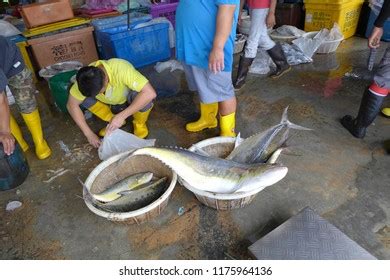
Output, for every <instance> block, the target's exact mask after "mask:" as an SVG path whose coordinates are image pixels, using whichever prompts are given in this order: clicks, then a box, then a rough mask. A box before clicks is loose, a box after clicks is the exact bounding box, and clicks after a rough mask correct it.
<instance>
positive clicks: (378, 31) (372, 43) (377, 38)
mask: <svg viewBox="0 0 390 280" xmlns="http://www.w3.org/2000/svg"><path fill="white" fill-rule="evenodd" d="M382 35H383V28H382V27H374V29H373V30H372V32H371V36H370V37H369V38H368V47H369V48H371V49H376V48H379V47H380V42H381V38H382Z"/></svg>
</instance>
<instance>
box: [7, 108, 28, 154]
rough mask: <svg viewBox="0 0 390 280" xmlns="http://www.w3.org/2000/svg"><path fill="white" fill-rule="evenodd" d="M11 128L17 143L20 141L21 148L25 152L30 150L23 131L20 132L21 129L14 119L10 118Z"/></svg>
mask: <svg viewBox="0 0 390 280" xmlns="http://www.w3.org/2000/svg"><path fill="white" fill-rule="evenodd" d="M10 128H11V134H12V135H13V136H14V137H15V139H16V141H18V143H19V145H20V147H21V148H22V150H23V152H25V151H27V150H28V144H27V142H26V141H25V140H24V138H23V134H22V131H21V130H20V127H19V125H18V123H17V122H16V120H15V119H14V117H13V116H12V115H11V116H10Z"/></svg>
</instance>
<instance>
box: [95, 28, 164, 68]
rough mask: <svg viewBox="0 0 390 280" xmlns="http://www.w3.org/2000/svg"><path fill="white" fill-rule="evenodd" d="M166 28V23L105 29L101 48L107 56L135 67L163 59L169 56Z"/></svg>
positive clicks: (102, 34)
mask: <svg viewBox="0 0 390 280" xmlns="http://www.w3.org/2000/svg"><path fill="white" fill-rule="evenodd" d="M168 29H169V24H168V23H156V24H153V25H150V26H145V27H141V28H137V29H131V30H127V26H118V27H114V28H111V29H106V30H104V32H102V33H101V42H102V48H103V51H104V53H105V55H107V58H113V57H118V58H123V59H125V60H127V61H129V62H131V63H132V64H133V65H134V67H137V68H139V67H143V66H146V65H149V64H153V63H156V62H159V61H164V60H167V59H169V58H170V56H171V52H170V51H171V50H170V48H169V31H168Z"/></svg>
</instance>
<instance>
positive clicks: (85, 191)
mask: <svg viewBox="0 0 390 280" xmlns="http://www.w3.org/2000/svg"><path fill="white" fill-rule="evenodd" d="M77 180H78V181H79V182H80V184H81V185H82V186H83V199H84V200H85V201H88V202H89V203H91V204H93V205H100V204H101V203H100V202H99V201H98V200H96V199H95V198H94V197H93V194H92V193H91V192H90V191H89V190H88V189H87V186H86V185H85V184H84V182H83V181H81V179H80V178H79V177H77Z"/></svg>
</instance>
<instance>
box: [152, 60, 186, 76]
mask: <svg viewBox="0 0 390 280" xmlns="http://www.w3.org/2000/svg"><path fill="white" fill-rule="evenodd" d="M154 69H155V70H156V71H157V72H158V73H161V72H162V71H164V70H165V69H169V70H170V72H173V71H175V70H181V71H184V68H183V65H182V64H181V63H180V62H179V61H177V60H175V59H171V60H168V61H164V62H157V63H156V65H155V66H154Z"/></svg>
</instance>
